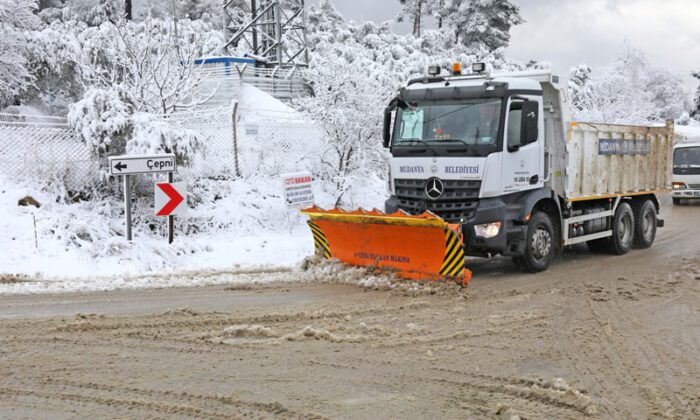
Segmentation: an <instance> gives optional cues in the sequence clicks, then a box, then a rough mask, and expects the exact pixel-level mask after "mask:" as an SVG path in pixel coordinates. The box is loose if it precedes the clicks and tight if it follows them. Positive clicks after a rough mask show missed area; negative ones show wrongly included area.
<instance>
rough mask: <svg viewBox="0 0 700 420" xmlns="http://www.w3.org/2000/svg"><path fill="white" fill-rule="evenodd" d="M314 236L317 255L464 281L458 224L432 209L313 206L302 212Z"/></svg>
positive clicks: (412, 274) (468, 273)
mask: <svg viewBox="0 0 700 420" xmlns="http://www.w3.org/2000/svg"><path fill="white" fill-rule="evenodd" d="M301 212H302V213H304V214H306V215H308V216H309V218H310V220H309V221H308V224H309V227H310V228H311V233H312V234H313V237H314V243H315V247H316V255H318V256H320V257H323V258H337V259H338V260H340V261H343V262H345V263H347V264H351V265H359V266H366V267H376V268H379V269H384V270H386V271H390V272H393V273H396V274H397V275H399V276H401V277H404V278H409V279H413V280H457V281H460V282H461V283H462V284H463V285H467V284H468V283H469V280H470V279H471V276H472V273H471V271H469V270H468V269H467V267H466V261H465V256H464V243H463V237H462V234H461V227H460V225H458V224H450V223H447V222H445V221H444V220H443V219H441V218H440V217H438V216H436V215H435V214H433V213H430V212H425V213H423V214H421V215H418V216H413V215H410V214H408V213H405V212H402V211H399V212H396V213H391V214H386V213H382V212H380V211H377V210H373V211H364V210H357V211H351V212H346V211H343V210H338V209H332V210H323V209H319V208H318V207H312V208H309V209H305V210H302V211H301Z"/></svg>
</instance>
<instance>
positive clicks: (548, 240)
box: [514, 212, 557, 273]
mask: <svg viewBox="0 0 700 420" xmlns="http://www.w3.org/2000/svg"><path fill="white" fill-rule="evenodd" d="M525 240H526V243H525V254H524V255H522V256H520V257H516V258H514V261H515V263H516V264H517V265H519V266H520V267H521V268H522V269H523V270H525V271H527V272H529V273H539V272H540V271H544V270H546V269H547V268H549V266H550V265H551V264H552V260H553V259H554V255H555V254H556V241H557V238H555V234H554V225H552V220H551V219H550V217H549V216H548V215H547V213H543V212H537V213H534V214H533V215H532V217H531V218H530V221H529V222H528V224H527V235H526V237H525Z"/></svg>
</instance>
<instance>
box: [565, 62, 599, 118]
mask: <svg viewBox="0 0 700 420" xmlns="http://www.w3.org/2000/svg"><path fill="white" fill-rule="evenodd" d="M592 72H593V70H592V69H591V67H590V66H588V65H587V64H581V65H579V66H577V67H572V68H571V70H570V75H569V94H570V95H571V102H572V103H573V105H574V107H576V109H578V110H579V111H581V110H583V109H584V108H585V106H586V104H587V103H588V102H589V101H590V98H591V97H592V95H593V91H592V86H591V74H592Z"/></svg>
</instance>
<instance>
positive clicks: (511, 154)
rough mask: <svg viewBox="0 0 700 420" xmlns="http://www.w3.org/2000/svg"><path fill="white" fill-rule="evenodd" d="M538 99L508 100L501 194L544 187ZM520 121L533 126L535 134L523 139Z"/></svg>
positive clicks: (540, 104) (521, 98)
mask: <svg viewBox="0 0 700 420" xmlns="http://www.w3.org/2000/svg"><path fill="white" fill-rule="evenodd" d="M541 108H542V100H541V98H539V97H529V98H526V97H519V96H518V97H512V98H510V99H509V100H508V108H506V118H505V126H504V133H505V134H504V140H503V147H504V153H503V178H502V180H503V181H502V185H503V194H510V193H515V192H519V191H527V190H531V189H535V188H541V187H543V186H544V178H545V177H544V174H543V172H544V170H543V163H544V162H543V157H542V153H543V149H542V148H543V147H544V146H543V145H544V130H542V129H541V127H542V121H541V120H542V118H541V114H542V113H541V112H540V111H539V110H540V109H541ZM523 118H530V119H535V121H532V120H531V121H530V122H531V123H533V124H534V123H535V122H536V124H537V127H538V128H539V129H538V130H537V133H530V139H529V140H527V139H526V138H525V137H527V136H523V135H522V132H523V130H525V128H524V127H525V124H523Z"/></svg>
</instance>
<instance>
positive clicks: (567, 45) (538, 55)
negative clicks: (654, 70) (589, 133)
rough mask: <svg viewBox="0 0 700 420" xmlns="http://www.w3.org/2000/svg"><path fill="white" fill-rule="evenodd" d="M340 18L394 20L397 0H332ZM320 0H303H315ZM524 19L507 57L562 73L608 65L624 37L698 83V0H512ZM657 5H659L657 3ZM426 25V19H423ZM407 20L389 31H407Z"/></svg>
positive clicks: (309, 0) (691, 86) (688, 81)
mask: <svg viewBox="0 0 700 420" xmlns="http://www.w3.org/2000/svg"><path fill="white" fill-rule="evenodd" d="M332 1H333V4H334V5H335V6H336V8H337V9H338V10H339V11H340V12H341V13H342V14H343V16H344V17H345V18H346V19H352V20H355V21H363V20H373V21H376V22H382V21H387V20H394V19H395V17H396V14H397V13H398V11H399V10H400V4H399V1H398V0H332ZM319 2H320V0H307V4H308V5H317V4H318V3H319ZM513 3H515V4H517V5H518V6H520V14H521V15H522V17H523V18H524V19H525V23H523V24H521V25H519V26H516V27H515V28H513V29H512V30H511V43H510V46H509V47H508V49H507V50H506V55H507V57H509V58H511V59H515V60H519V61H529V60H530V59H536V60H540V61H548V62H550V63H551V64H552V68H553V69H554V71H555V72H558V73H560V74H561V75H563V76H568V73H569V69H570V68H571V67H572V66H576V65H578V64H581V63H585V64H588V65H590V66H591V67H593V68H594V70H595V68H596V67H602V66H607V65H609V64H610V63H611V62H612V61H613V60H614V59H615V58H616V57H617V56H618V55H619V54H620V52H621V51H622V45H623V43H624V41H625V39H627V40H629V41H630V42H631V43H632V45H634V46H635V47H636V48H638V49H640V50H642V51H643V52H644V54H645V55H646V56H647V60H648V61H649V62H650V63H651V64H652V65H654V66H659V67H666V68H668V69H669V70H671V71H672V72H674V73H677V74H679V75H680V76H682V77H683V80H684V81H685V82H686V86H687V87H688V89H689V90H695V88H696V87H697V85H698V84H699V83H700V81H698V80H697V79H694V78H692V77H691V76H690V72H691V71H693V70H700V24H699V22H700V0H661V1H659V0H513ZM662 5H663V6H662ZM429 25H430V23H429ZM410 29H411V27H410V25H409V24H408V23H401V24H400V23H394V30H395V31H397V32H401V33H406V32H409V31H410Z"/></svg>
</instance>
